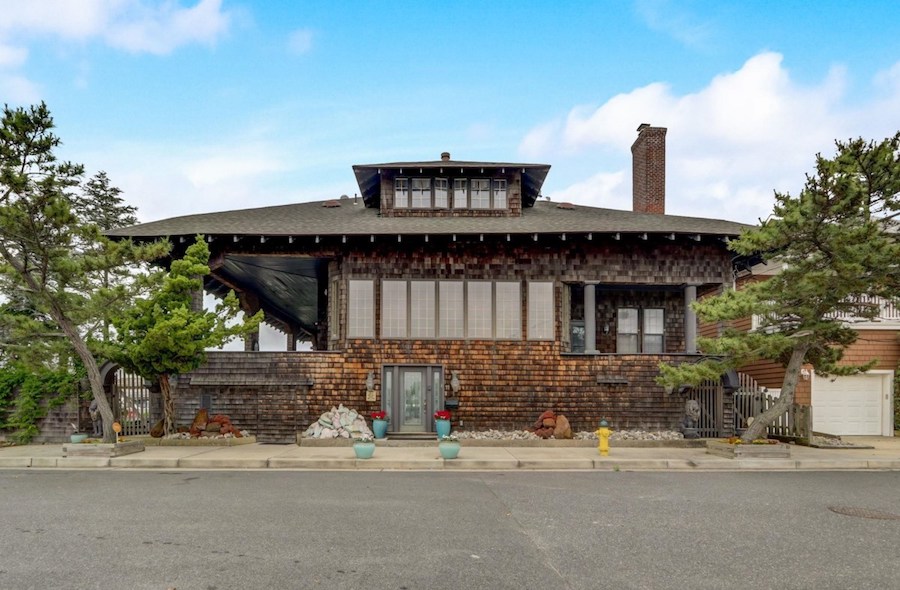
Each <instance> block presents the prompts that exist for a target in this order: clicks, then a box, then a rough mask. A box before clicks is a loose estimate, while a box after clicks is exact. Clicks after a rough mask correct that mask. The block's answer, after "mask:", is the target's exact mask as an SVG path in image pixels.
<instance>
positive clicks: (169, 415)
mask: <svg viewBox="0 0 900 590" xmlns="http://www.w3.org/2000/svg"><path fill="white" fill-rule="evenodd" d="M159 391H160V393H162V399H163V429H164V433H165V436H168V435H170V434H175V401H174V400H173V399H172V386H171V384H170V383H169V375H168V374H166V373H163V374H162V375H160V376H159Z"/></svg>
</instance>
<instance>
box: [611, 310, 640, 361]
mask: <svg viewBox="0 0 900 590" xmlns="http://www.w3.org/2000/svg"><path fill="white" fill-rule="evenodd" d="M616 315H617V317H616V352H618V353H619V354H628V353H636V352H639V350H638V310H637V308H634V307H620V308H619V309H618V310H617V311H616Z"/></svg>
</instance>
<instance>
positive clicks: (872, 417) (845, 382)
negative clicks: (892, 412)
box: [812, 373, 890, 435]
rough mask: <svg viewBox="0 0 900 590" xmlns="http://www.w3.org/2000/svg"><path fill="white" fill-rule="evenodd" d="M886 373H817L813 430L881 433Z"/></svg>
mask: <svg viewBox="0 0 900 590" xmlns="http://www.w3.org/2000/svg"><path fill="white" fill-rule="evenodd" d="M889 378H890V375H888V374H871V373H869V374H864V375H853V376H851V377H837V378H836V379H834V381H832V380H831V379H829V378H827V377H819V376H816V377H815V378H814V379H815V381H813V388H812V406H813V430H816V431H818V432H826V433H828V434H846V435H854V434H857V435H859V434H867V435H880V434H882V423H883V421H884V416H885V409H884V407H885V401H884V400H885V392H886V389H885V387H886V384H887V383H889Z"/></svg>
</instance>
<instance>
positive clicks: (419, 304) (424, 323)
mask: <svg viewBox="0 0 900 590" xmlns="http://www.w3.org/2000/svg"><path fill="white" fill-rule="evenodd" d="M434 285H435V283H434V281H411V282H410V283H409V304H410V308H409V336H410V338H434V336H435V330H434V324H435V314H434V303H435V301H434Z"/></svg>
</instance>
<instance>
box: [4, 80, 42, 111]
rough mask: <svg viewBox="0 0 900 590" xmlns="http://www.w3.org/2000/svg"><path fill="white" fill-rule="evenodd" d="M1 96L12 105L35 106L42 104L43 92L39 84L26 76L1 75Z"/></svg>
mask: <svg viewBox="0 0 900 590" xmlns="http://www.w3.org/2000/svg"><path fill="white" fill-rule="evenodd" d="M0 96H2V97H3V99H4V101H6V102H8V103H12V104H17V103H18V104H33V103H37V102H40V100H41V91H40V88H39V87H38V85H37V84H35V83H34V82H32V81H31V80H29V79H28V78H25V77H24V76H19V75H16V74H3V73H0Z"/></svg>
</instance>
